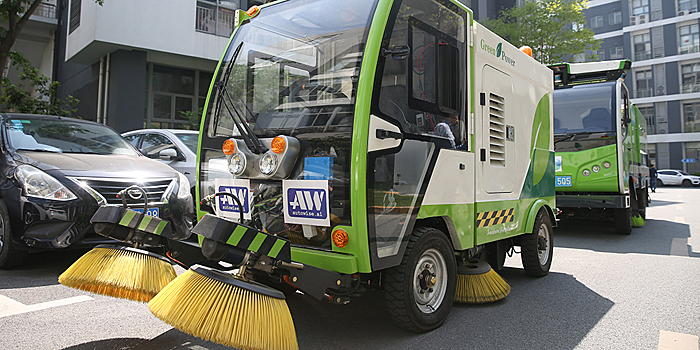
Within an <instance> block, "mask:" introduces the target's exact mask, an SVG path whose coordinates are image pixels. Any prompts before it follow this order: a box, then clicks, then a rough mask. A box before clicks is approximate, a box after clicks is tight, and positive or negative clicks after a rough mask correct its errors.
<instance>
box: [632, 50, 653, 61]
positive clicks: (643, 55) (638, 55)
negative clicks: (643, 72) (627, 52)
mask: <svg viewBox="0 0 700 350" xmlns="http://www.w3.org/2000/svg"><path fill="white" fill-rule="evenodd" d="M648 59H651V51H641V52H635V53H634V60H635V61H644V60H648Z"/></svg>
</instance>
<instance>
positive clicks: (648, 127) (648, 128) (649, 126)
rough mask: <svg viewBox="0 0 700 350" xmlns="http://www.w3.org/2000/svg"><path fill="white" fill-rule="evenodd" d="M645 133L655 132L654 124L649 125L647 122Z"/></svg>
mask: <svg viewBox="0 0 700 350" xmlns="http://www.w3.org/2000/svg"><path fill="white" fill-rule="evenodd" d="M646 131H647V135H654V134H656V125H649V124H647V130H646Z"/></svg>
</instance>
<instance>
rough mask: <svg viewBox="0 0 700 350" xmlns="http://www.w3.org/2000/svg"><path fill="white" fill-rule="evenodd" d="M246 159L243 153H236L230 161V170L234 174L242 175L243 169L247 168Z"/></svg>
mask: <svg viewBox="0 0 700 350" xmlns="http://www.w3.org/2000/svg"><path fill="white" fill-rule="evenodd" d="M245 164H246V159H245V156H244V155H243V154H242V153H236V154H234V155H233V156H231V160H230V161H229V163H228V171H229V172H231V174H233V175H236V176H238V175H241V174H242V173H243V170H245Z"/></svg>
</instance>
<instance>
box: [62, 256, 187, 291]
mask: <svg viewBox="0 0 700 350" xmlns="http://www.w3.org/2000/svg"><path fill="white" fill-rule="evenodd" d="M175 277H177V273H175V269H174V268H173V266H172V265H171V264H168V263H167V262H166V261H163V260H161V259H158V258H155V257H152V256H150V255H146V254H141V253H138V252H134V251H129V250H122V249H111V248H95V249H93V250H91V251H89V252H87V253H85V255H83V256H82V257H80V259H78V260H77V261H76V262H74V263H73V265H71V266H70V267H69V268H68V269H67V270H66V271H65V272H63V273H62V274H61V275H60V276H59V277H58V282H59V283H61V284H63V285H64V286H67V287H71V288H76V289H80V290H84V291H86V292H91V293H95V294H101V295H107V296H111V297H116V298H124V299H129V300H135V301H140V302H148V301H149V300H151V299H152V298H153V297H154V296H155V295H156V294H158V292H160V290H161V289H163V287H165V286H166V285H168V283H170V281H172V280H174V279H175Z"/></svg>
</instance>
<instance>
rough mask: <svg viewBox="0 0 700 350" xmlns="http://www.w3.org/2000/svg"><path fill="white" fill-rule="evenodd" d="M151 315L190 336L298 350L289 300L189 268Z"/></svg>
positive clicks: (152, 307)
mask: <svg viewBox="0 0 700 350" xmlns="http://www.w3.org/2000/svg"><path fill="white" fill-rule="evenodd" d="M148 308H149V309H150V310H151V312H152V313H153V314H154V315H155V316H156V317H158V318H159V319H161V320H163V321H164V322H165V323H167V324H169V325H171V326H173V327H175V328H176V329H179V330H180V331H183V332H185V333H187V334H190V335H193V336H196V337H199V338H202V339H204V340H208V341H212V342H214V343H218V344H223V345H226V346H230V347H235V348H238V349H246V350H253V349H256V350H257V349H261V350H262V349H277V350H297V349H298V348H299V346H298V345H297V337H296V332H295V330H294V322H293V321H292V315H291V313H290V312H289V308H288V307H287V303H286V302H285V300H284V299H277V298H272V297H269V296H267V295H263V294H259V293H255V292H251V291H249V290H246V289H243V288H239V287H236V286H233V285H230V284H227V283H223V282H220V281H217V280H214V279H211V278H209V277H207V276H203V275H201V274H198V273H196V272H193V271H192V270H187V271H186V272H184V273H182V274H181V275H180V276H178V277H177V278H176V279H175V280H174V281H173V282H171V283H170V284H168V285H167V286H166V287H165V288H163V290H162V291H161V292H160V293H159V294H158V295H157V296H156V297H155V298H153V299H152V300H151V301H150V302H149V303H148Z"/></svg>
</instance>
